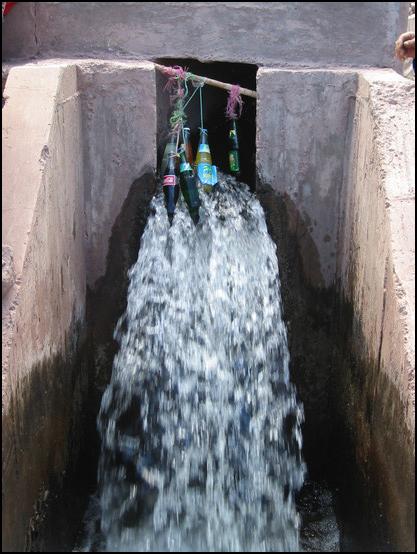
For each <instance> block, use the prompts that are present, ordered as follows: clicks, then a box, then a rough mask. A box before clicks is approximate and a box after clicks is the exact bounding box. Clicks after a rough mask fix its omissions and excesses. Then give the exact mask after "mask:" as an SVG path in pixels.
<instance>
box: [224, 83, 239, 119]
mask: <svg viewBox="0 0 417 554" xmlns="http://www.w3.org/2000/svg"><path fill="white" fill-rule="evenodd" d="M242 108H243V100H242V96H241V94H240V86H239V85H232V88H231V89H230V92H229V96H228V99H227V105H226V118H227V119H238V118H239V117H240V116H241V115H242Z"/></svg>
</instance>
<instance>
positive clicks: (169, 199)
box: [162, 152, 180, 225]
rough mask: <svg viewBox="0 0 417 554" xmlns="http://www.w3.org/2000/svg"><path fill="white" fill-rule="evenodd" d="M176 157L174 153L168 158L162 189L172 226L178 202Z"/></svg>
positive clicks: (178, 188)
mask: <svg viewBox="0 0 417 554" xmlns="http://www.w3.org/2000/svg"><path fill="white" fill-rule="evenodd" d="M176 159H177V155H176V154H175V152H174V153H172V154H170V155H169V156H168V163H167V166H166V169H165V173H164V180H163V184H162V189H163V191H164V199H165V207H166V210H167V214H168V220H169V224H170V225H172V220H173V219H174V212H175V206H176V204H177V201H178V196H179V193H180V187H179V184H178V177H177V164H176Z"/></svg>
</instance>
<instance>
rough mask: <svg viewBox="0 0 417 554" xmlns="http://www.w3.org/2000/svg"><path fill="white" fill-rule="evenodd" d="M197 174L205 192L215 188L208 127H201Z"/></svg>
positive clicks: (196, 161)
mask: <svg viewBox="0 0 417 554" xmlns="http://www.w3.org/2000/svg"><path fill="white" fill-rule="evenodd" d="M195 163H196V166H197V176H198V180H199V182H200V183H201V186H202V187H203V189H204V191H205V192H211V191H212V189H213V185H212V183H213V170H212V161H211V153H210V146H209V144H208V133H207V129H200V143H199V145H198V151H197V156H196V159H195Z"/></svg>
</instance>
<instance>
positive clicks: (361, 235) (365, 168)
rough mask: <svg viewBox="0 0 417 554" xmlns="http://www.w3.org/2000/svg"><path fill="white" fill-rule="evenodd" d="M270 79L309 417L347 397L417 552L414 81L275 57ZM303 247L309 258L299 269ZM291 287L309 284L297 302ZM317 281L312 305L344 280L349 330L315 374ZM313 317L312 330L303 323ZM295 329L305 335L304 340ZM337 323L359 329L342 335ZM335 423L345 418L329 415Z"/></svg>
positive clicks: (389, 505)
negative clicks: (285, 64) (281, 64)
mask: <svg viewBox="0 0 417 554" xmlns="http://www.w3.org/2000/svg"><path fill="white" fill-rule="evenodd" d="M257 91H258V105H257V140H256V144H257V172H258V176H259V184H260V187H259V192H260V195H261V196H260V198H261V201H262V202H263V205H264V208H265V211H266V214H267V219H268V223H269V227H270V232H271V234H272V236H273V238H274V239H275V240H276V241H277V243H278V257H279V258H280V266H281V269H282V273H283V278H282V281H283V282H282V286H283V287H284V309H285V308H287V310H286V311H287V320H288V324H289V326H290V351H291V356H292V359H295V360H297V361H296V362H295V367H293V378H295V379H296V382H297V386H298V388H299V392H300V391H301V396H302V398H303V401H304V404H305V409H306V413H307V416H306V419H307V425H309V422H308V420H310V423H311V421H312V420H313V419H314V418H318V416H317V413H318V412H319V411H320V410H322V411H324V410H323V407H322V406H321V407H320V406H319V404H324V403H327V402H329V403H333V404H334V406H335V408H334V412H335V413H339V414H340V417H341V420H342V421H343V422H344V426H346V429H348V431H347V434H348V435H349V437H348V438H349V440H350V441H352V443H353V444H355V445H356V446H355V447H354V450H355V457H356V462H357V463H358V467H360V471H362V472H363V474H364V475H366V479H368V481H369V482H372V483H373V485H372V487H370V488H375V490H378V491H379V492H378V498H379V501H380V503H381V506H383V511H384V513H385V515H386V517H387V523H388V525H389V527H390V534H391V536H394V537H395V541H394V542H395V544H396V545H401V547H402V548H404V549H405V550H406V551H412V549H413V544H414V542H413V541H414V539H413V536H414V522H413V517H414V497H413V494H414V493H413V492H412V491H414V482H415V473H414V469H413V466H414V450H415V443H414V441H415V428H414V417H415V346H414V340H415V335H414V332H415V331H414V329H415V327H414V317H415V293H414V283H415V268H414V255H415V239H414V215H413V214H414V206H415V173H414V148H415V135H414V123H415V113H414V110H415V99H414V84H413V83H410V82H409V81H407V80H406V79H404V78H403V77H401V76H400V75H398V74H397V73H395V72H394V71H392V70H366V71H362V70H357V71H350V70H344V69H342V70H339V69H336V70H317V71H315V70H313V71H304V70H287V69H274V68H262V69H260V70H259V71H258V85H257ZM272 113H273V114H274V116H273V117H271V114H272ZM279 206H281V208H279ZM282 226H283V227H284V228H283V229H280V227H282ZM282 235H287V236H291V239H290V242H291V241H292V243H291V244H290V245H289V243H288V238H287V239H282ZM293 251H294V252H295V253H296V257H297V256H298V257H299V259H300V265H299V266H297V265H295V264H294V265H293V267H292V268H291V267H290V268H286V266H287V265H288V260H289V259H291V257H293V254H292V252H293ZM281 262H282V263H281ZM297 272H299V275H298V276H297V278H295V277H294V273H297ZM301 282H302V284H300V283H301ZM288 287H292V288H294V289H295V290H296V291H297V293H296V294H298V295H299V298H296V299H295V301H294V298H293V297H292V296H291V293H288V292H286V289H287V288H288ZM307 289H308V290H310V291H313V292H311V293H310V294H311V297H312V298H310V300H309V302H310V307H309V309H310V311H312V310H315V311H316V312H317V309H316V308H315V307H314V304H316V303H317V302H320V300H319V299H320V295H322V296H323V298H324V297H325V295H326V291H329V292H330V293H331V296H332V297H333V300H332V306H331V314H330V322H331V323H330V325H331V326H332V327H333V328H334V330H335V331H330V332H327V333H326V337H322V336H320V337H319V342H322V343H323V344H324V345H327V350H328V351H329V352H330V355H328V353H326V354H325V355H323V353H320V349H323V346H317V347H316V349H315V351H314V352H313V354H314V356H315V358H316V360H315V361H314V363H315V364H316V363H317V359H318V360H321V365H322V367H320V364H318V367H317V368H316V369H315V370H314V371H315V373H314V374H312V375H310V376H309V373H310V372H311V368H310V367H308V366H309V363H310V365H311V360H310V361H309V363H306V362H303V361H300V359H301V360H302V359H303V357H305V351H308V349H309V348H311V345H310V344H309V342H311V341H314V333H315V326H317V321H316V320H317V317H316V318H315V319H314V320H313V322H312V323H311V328H309V325H310V324H309V322H308V318H307V317H305V315H303V316H301V315H300V312H299V308H298V307H297V308H294V307H293V306H292V305H291V302H293V303H296V304H298V303H299V304H301V303H302V301H301V297H303V295H304V296H306V293H305V290H307ZM314 291H315V292H314ZM321 291H322V292H321ZM307 296H308V294H307ZM291 298H292V299H291ZM307 311H308V310H307ZM339 312H340V315H339V316H338V313H339ZM338 318H340V321H338ZM300 319H302V321H303V323H302V327H303V328H304V329H306V328H307V329H309V331H308V332H305V331H303V329H302V328H297V325H298V323H297V320H300ZM294 323H295V325H294V330H291V325H293V324H294ZM298 327H299V325H298ZM336 330H337V332H336ZM294 332H295V333H296V334H298V335H299V336H300V335H301V337H304V343H303V344H301V345H299V346H297V345H296V343H297V340H298V341H299V340H300V339H299V337H295V338H293V339H292V340H291V335H292V334H294ZM333 333H334V335H333ZM337 334H339V335H340V336H343V337H345V338H346V340H345V345H344V346H342V348H340V347H339V345H337V346H336V342H338V341H339V340H340V339H338V338H337ZM332 336H334V340H332V338H331V337H332ZM302 340H303V339H301V341H302ZM326 341H327V342H326ZM347 345H349V346H347ZM324 348H325V349H326V346H325V347H324ZM333 350H334V352H333ZM320 356H321V358H320ZM303 364H305V366H304V365H303ZM297 365H298V366H299V367H297ZM326 365H327V366H328V367H326ZM353 366H355V367H357V368H358V369H357V371H356V370H354V369H353ZM313 367H314V366H313ZM323 372H324V373H325V375H323ZM297 373H298V374H299V376H298V377H297ZM300 374H301V375H300ZM327 379H329V383H327ZM309 380H310V381H312V382H313V384H308V381H309ZM320 382H322V385H321V387H319V388H321V389H325V388H328V390H329V393H328V394H329V396H327V397H326V396H325V395H323V394H322V392H323V391H322V390H320V393H319V394H318V395H317V392H316V391H315V385H314V383H320ZM316 395H317V398H318V401H317V403H316V404H315V400H314V396H316ZM312 397H313V398H312ZM323 425H324V426H328V425H331V423H330V422H328V421H327V422H325V423H324V424H323V422H321V423H318V422H317V424H316V427H318V428H319V427H322V426H323ZM317 440H319V439H318V437H317V436H316V441H317Z"/></svg>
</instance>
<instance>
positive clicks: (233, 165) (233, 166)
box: [229, 119, 240, 177]
mask: <svg viewBox="0 0 417 554" xmlns="http://www.w3.org/2000/svg"><path fill="white" fill-rule="evenodd" d="M229 169H230V173H231V174H232V175H234V176H235V177H239V175H240V161H239V141H238V138H237V125H236V120H235V119H232V121H231V124H230V131H229Z"/></svg>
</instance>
